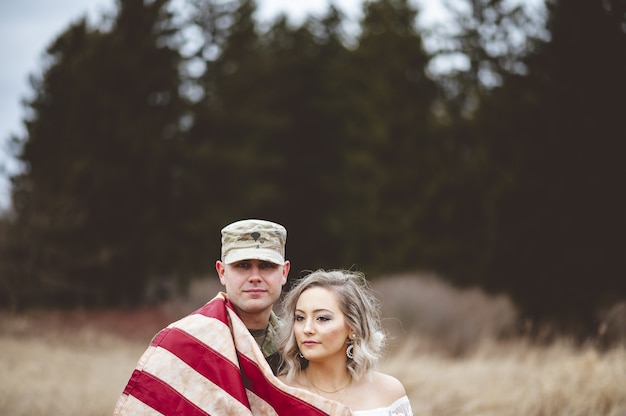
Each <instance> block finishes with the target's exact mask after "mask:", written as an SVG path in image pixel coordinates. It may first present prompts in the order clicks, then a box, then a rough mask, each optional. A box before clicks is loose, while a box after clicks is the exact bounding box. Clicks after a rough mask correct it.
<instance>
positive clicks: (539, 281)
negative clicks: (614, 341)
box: [490, 0, 626, 331]
mask: <svg viewBox="0 0 626 416" xmlns="http://www.w3.org/2000/svg"><path fill="white" fill-rule="evenodd" d="M548 6H549V8H548V10H549V19H548V31H549V33H550V39H549V40H548V41H546V42H543V43H540V44H538V45H537V49H536V52H535V53H534V54H533V55H532V56H531V57H530V58H529V59H528V60H527V65H528V68H529V74H528V76H527V77H526V78H525V79H519V78H518V79H517V80H516V83H517V84H516V85H512V88H510V91H509V92H508V93H507V94H509V96H508V98H507V99H508V100H509V102H510V101H512V100H514V99H517V98H521V99H522V100H523V101H524V102H525V104H526V105H525V106H524V107H523V108H522V109H518V108H516V107H515V106H510V107H509V108H508V109H507V111H509V112H510V113H509V114H507V115H506V117H507V119H509V120H512V121H514V122H513V123H512V124H511V126H510V131H509V132H508V133H506V132H505V133H506V134H510V135H511V136H512V137H515V138H516V139H517V142H516V143H511V146H512V147H511V148H510V149H512V150H510V152H511V153H514V154H515V158H514V161H515V164H514V168H515V171H514V187H513V188H512V189H511V190H510V191H509V192H508V193H507V194H506V195H505V196H504V197H503V199H502V205H501V208H500V212H501V215H500V222H499V223H500V225H499V228H500V239H499V242H498V251H497V253H496V256H495V262H494V268H493V270H492V273H491V276H490V279H491V281H492V284H493V286H500V287H503V286H504V287H506V288H508V289H509V290H510V292H511V293H512V294H513V295H514V297H515V298H516V299H517V300H518V302H519V303H520V304H521V305H522V306H523V309H524V311H525V312H526V313H527V314H528V316H530V317H531V318H535V319H538V320H539V319H556V320H558V321H560V322H562V323H567V324H568V326H569V328H570V329H574V330H579V331H588V330H591V329H592V328H593V324H594V314H595V313H596V312H597V310H598V308H599V307H601V306H607V305H610V303H611V302H614V301H615V300H616V299H618V298H619V297H620V296H624V295H625V294H626V285H625V284H624V281H623V279H621V278H620V277H619V275H620V270H622V267H621V265H620V261H621V260H620V258H621V254H620V253H622V252H623V251H624V248H625V246H624V243H623V238H622V235H623V232H624V221H623V219H622V218H621V216H622V213H623V212H624V208H625V206H624V202H623V200H622V198H621V197H620V195H619V194H620V191H619V189H620V188H621V183H620V180H621V179H620V178H623V177H624V175H625V173H626V172H625V171H624V168H623V164H622V163H620V161H619V160H618V157H619V156H618V155H620V154H622V153H623V148H624V146H623V144H622V142H623V137H624V136H625V134H626V130H625V129H624V126H623V123H621V112H623V111H622V109H623V105H622V101H623V97H624V94H625V93H626V78H625V77H624V73H625V70H626V53H625V52H626V32H624V25H625V24H626V20H625V16H626V14H625V13H624V12H625V11H626V7H625V3H624V2H623V1H621V0H616V1H607V2H596V1H581V2H570V1H551V2H549V3H548ZM581 28H585V29H584V30H581ZM600 45H602V46H600ZM517 110H520V111H517ZM512 111H516V113H513V112H512ZM497 116H498V114H497V113H496V117H497ZM516 129H519V130H518V131H516ZM513 146H514V147H513ZM498 282H499V284H498Z"/></svg>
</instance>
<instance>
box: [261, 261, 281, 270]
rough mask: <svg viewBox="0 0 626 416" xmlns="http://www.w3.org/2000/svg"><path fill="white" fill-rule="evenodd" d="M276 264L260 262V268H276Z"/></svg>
mask: <svg viewBox="0 0 626 416" xmlns="http://www.w3.org/2000/svg"><path fill="white" fill-rule="evenodd" d="M277 267H278V265H277V264H274V263H270V262H263V263H261V268H262V269H274V268H277Z"/></svg>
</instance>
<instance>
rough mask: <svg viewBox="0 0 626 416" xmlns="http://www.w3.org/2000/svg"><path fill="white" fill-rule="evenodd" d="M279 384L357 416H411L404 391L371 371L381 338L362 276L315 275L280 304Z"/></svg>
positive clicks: (389, 378)
mask: <svg viewBox="0 0 626 416" xmlns="http://www.w3.org/2000/svg"><path fill="white" fill-rule="evenodd" d="M283 317H284V321H285V327H284V333H283V336H282V340H281V343H280V351H281V354H282V360H283V365H282V368H281V370H279V374H280V376H279V378H280V379H281V380H282V381H283V382H285V383H286V384H289V385H291V386H294V387H299V388H302V389H306V390H309V391H311V392H314V393H317V394H318V395H320V396H323V397H326V398H328V399H331V400H336V401H339V402H341V403H343V404H345V405H347V406H349V407H350V408H351V409H352V411H353V414H354V415H356V416H387V415H394V416H400V415H402V416H411V415H413V412H412V410H411V405H410V403H409V399H408V397H407V395H406V391H405V389H404V386H403V385H402V383H400V381H398V380H397V379H396V378H394V377H392V376H390V375H387V374H383V373H380V372H378V371H375V370H374V367H375V364H376V363H377V361H378V358H379V357H380V354H381V351H382V347H383V341H384V335H383V332H382V330H381V325H380V316H379V304H378V302H377V300H376V298H375V297H374V295H373V294H372V293H371V291H370V290H369V288H368V286H367V282H366V280H365V277H364V275H363V274H362V273H358V272H351V271H344V270H333V271H325V270H318V271H315V272H313V273H311V274H309V275H308V276H306V277H305V278H303V279H302V280H300V281H299V282H298V284H297V285H296V286H295V287H294V288H293V289H292V290H291V291H290V292H289V293H288V294H287V295H286V297H285V299H284V301H283Z"/></svg>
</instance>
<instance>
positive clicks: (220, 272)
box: [215, 260, 226, 286]
mask: <svg viewBox="0 0 626 416" xmlns="http://www.w3.org/2000/svg"><path fill="white" fill-rule="evenodd" d="M225 270H226V265H225V264H224V263H223V262H222V261H221V260H218V261H216V262H215V271H217V275H218V277H219V278H220V283H221V284H222V286H226V283H225V282H224V271H225Z"/></svg>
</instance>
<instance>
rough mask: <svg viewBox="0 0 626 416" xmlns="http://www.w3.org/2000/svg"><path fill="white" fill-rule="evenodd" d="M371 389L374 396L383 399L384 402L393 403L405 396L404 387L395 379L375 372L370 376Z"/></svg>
mask: <svg viewBox="0 0 626 416" xmlns="http://www.w3.org/2000/svg"><path fill="white" fill-rule="evenodd" d="M371 381H372V382H371V384H370V385H371V387H372V388H373V389H374V390H375V392H376V394H377V395H379V396H381V397H383V396H384V397H385V401H386V402H388V403H393V402H395V401H396V400H398V399H399V398H401V397H402V396H406V389H405V388H404V385H402V383H401V382H400V380H398V379H397V378H395V377H393V376H391V375H389V374H384V373H379V372H377V371H375V372H373V373H372V374H371Z"/></svg>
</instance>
